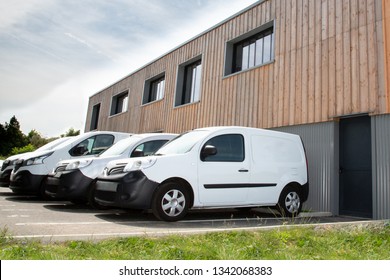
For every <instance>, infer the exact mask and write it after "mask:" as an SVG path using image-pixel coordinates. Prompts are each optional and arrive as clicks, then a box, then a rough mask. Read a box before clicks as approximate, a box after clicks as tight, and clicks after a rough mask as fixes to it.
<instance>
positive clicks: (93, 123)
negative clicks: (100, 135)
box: [89, 103, 100, 130]
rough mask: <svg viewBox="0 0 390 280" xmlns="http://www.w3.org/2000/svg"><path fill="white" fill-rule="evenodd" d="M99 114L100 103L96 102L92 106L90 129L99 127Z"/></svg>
mask: <svg viewBox="0 0 390 280" xmlns="http://www.w3.org/2000/svg"><path fill="white" fill-rule="evenodd" d="M99 114H100V103H99V104H96V105H95V106H93V108H92V117H91V126H90V127H89V128H90V130H95V129H97V128H98V123H99Z"/></svg>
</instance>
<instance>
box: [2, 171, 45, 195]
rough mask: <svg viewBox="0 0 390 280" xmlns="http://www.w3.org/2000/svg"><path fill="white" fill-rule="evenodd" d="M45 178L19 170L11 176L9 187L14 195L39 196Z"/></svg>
mask: <svg viewBox="0 0 390 280" xmlns="http://www.w3.org/2000/svg"><path fill="white" fill-rule="evenodd" d="M45 177H46V175H35V174H31V172H30V171H28V170H21V171H18V172H16V173H14V174H11V179H10V184H9V187H10V189H11V190H12V191H13V192H14V193H21V194H40V190H41V185H42V182H43V180H44V179H45Z"/></svg>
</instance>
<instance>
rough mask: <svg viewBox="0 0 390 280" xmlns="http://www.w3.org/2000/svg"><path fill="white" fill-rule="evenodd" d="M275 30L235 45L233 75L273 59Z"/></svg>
mask: <svg viewBox="0 0 390 280" xmlns="http://www.w3.org/2000/svg"><path fill="white" fill-rule="evenodd" d="M273 41H274V40H273V28H270V29H267V30H266V31H264V32H261V33H259V34H256V35H255V36H253V37H250V38H249V39H246V40H244V41H242V42H239V43H236V44H235V45H234V63H233V73H235V72H239V71H243V70H246V69H249V68H251V67H254V66H257V65H261V64H264V63H267V62H270V61H271V60H272V59H273Z"/></svg>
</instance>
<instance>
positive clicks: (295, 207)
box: [278, 185, 302, 217]
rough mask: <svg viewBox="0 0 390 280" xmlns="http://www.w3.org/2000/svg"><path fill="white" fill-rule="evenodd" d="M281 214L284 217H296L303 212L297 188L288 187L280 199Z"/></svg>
mask: <svg viewBox="0 0 390 280" xmlns="http://www.w3.org/2000/svg"><path fill="white" fill-rule="evenodd" d="M278 208H279V212H280V213H281V214H282V216H287V217H296V216H298V214H299V213H300V212H301V210H302V199H301V194H300V192H299V189H298V188H297V187H296V186H292V185H290V186H287V187H285V188H284V189H283V191H282V193H281V194H280V197H279V203H278Z"/></svg>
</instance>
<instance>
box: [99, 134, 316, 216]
mask: <svg viewBox="0 0 390 280" xmlns="http://www.w3.org/2000/svg"><path fill="white" fill-rule="evenodd" d="M116 171H117V169H116V168H115V165H113V164H111V163H109V164H108V166H107V167H106V169H105V171H104V172H103V175H102V176H99V177H98V180H97V182H96V190H95V200H96V201H97V203H99V204H101V205H105V206H116V207H122V208H134V209H152V211H153V214H154V215H155V216H156V217H157V218H159V219H161V220H165V221H177V220H180V219H181V218H183V217H184V216H185V215H186V214H187V212H188V210H189V209H195V208H230V207H234V208H238V207H258V206H276V205H278V206H279V209H280V211H281V212H283V215H286V216H293V215H298V214H299V212H300V211H301V209H302V203H303V202H305V201H306V200H307V197H308V192H309V184H308V174H307V162H306V155H305V151H304V147H303V144H302V141H301V139H300V137H299V136H297V135H293V134H287V133H282V132H276V131H270V130H263V129H256V128H246V127H210V128H202V129H195V130H193V131H190V132H188V133H184V134H182V135H180V136H179V137H177V138H175V139H174V140H172V141H170V142H169V143H167V144H166V145H165V146H163V147H162V148H161V149H160V150H158V151H157V152H156V154H155V155H154V156H151V157H146V158H137V159H128V160H127V165H126V166H125V168H124V170H123V171H124V172H126V173H119V174H118V173H116Z"/></svg>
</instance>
